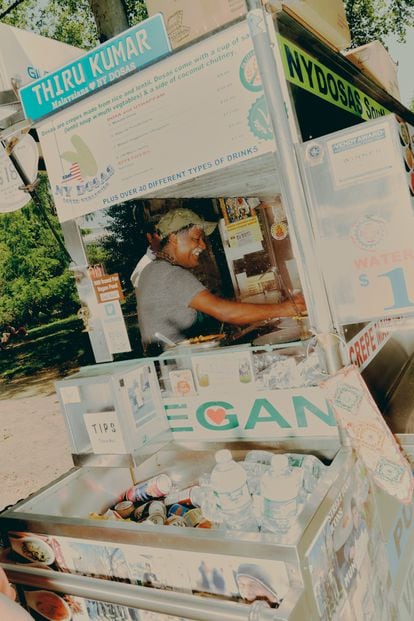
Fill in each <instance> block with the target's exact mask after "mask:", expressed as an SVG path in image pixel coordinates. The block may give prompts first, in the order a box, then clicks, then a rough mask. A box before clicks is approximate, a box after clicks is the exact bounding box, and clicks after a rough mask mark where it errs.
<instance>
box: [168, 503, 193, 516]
mask: <svg viewBox="0 0 414 621" xmlns="http://www.w3.org/2000/svg"><path fill="white" fill-rule="evenodd" d="M187 511H189V509H188V507H185V506H184V505H179V504H177V503H176V504H175V505H171V507H170V508H169V509H168V513H167V515H168V517H171V516H172V515H184V513H187Z"/></svg>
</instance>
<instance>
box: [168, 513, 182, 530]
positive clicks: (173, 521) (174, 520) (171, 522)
mask: <svg viewBox="0 0 414 621" xmlns="http://www.w3.org/2000/svg"><path fill="white" fill-rule="evenodd" d="M165 524H166V525H167V526H180V527H182V528H185V527H186V523H185V522H184V518H183V517H182V516H181V515H171V517H169V518H167V519H166V522H165Z"/></svg>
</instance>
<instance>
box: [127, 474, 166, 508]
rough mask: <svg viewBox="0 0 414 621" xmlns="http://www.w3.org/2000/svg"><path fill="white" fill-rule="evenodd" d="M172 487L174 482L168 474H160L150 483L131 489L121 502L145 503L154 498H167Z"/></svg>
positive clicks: (139, 484)
mask: <svg viewBox="0 0 414 621" xmlns="http://www.w3.org/2000/svg"><path fill="white" fill-rule="evenodd" d="M171 487H172V481H171V479H170V477H169V476H168V475H167V474H159V475H158V476H156V477H152V479H148V481H143V482H142V483H138V484H137V485H134V486H133V487H130V488H129V489H127V490H126V492H125V493H124V494H123V495H122V498H120V500H130V501H131V502H145V501H146V500H152V499H153V498H154V499H156V498H162V497H163V496H166V495H167V494H168V492H169V491H170V489H171Z"/></svg>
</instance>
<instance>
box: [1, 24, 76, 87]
mask: <svg viewBox="0 0 414 621" xmlns="http://www.w3.org/2000/svg"><path fill="white" fill-rule="evenodd" d="M0 41H1V48H0V90H6V91H7V90H9V89H11V88H12V81H14V82H16V83H17V84H18V85H20V86H23V85H25V84H28V83H29V82H33V80H36V79H37V78H40V77H41V76H43V75H45V74H46V73H49V72H50V71H52V70H53V69H56V67H60V66H61V65H64V64H66V63H67V62H69V61H71V60H74V59H75V58H78V57H79V56H80V55H81V54H82V53H83V50H81V49H80V48H77V47H74V46H72V45H67V44H66V43H61V42H60V41H55V40H54V39H48V38H47V37H41V36H40V35H37V34H34V33H33V32H29V31H28V30H21V29H20V28H14V27H13V26H9V25H8V24H1V23H0Z"/></svg>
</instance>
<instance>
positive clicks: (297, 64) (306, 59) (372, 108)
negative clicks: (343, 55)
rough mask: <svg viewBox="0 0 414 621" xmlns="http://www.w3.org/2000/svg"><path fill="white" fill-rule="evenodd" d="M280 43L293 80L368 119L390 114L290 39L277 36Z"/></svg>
mask: <svg viewBox="0 0 414 621" xmlns="http://www.w3.org/2000/svg"><path fill="white" fill-rule="evenodd" d="M278 43H279V48H280V53H281V56H282V61H283V67H284V71H285V76H286V79H287V80H288V82H290V83H291V84H294V85H296V86H298V87H299V88H303V89H304V90H306V91H308V92H309V93H312V94H313V95H316V96H317V97H320V98H321V99H324V100H325V101H327V102H329V103H331V104H332V105H334V106H338V107H339V108H342V109H343V110H346V111H347V112H350V113H351V114H354V115H356V116H358V117H360V118H361V119H363V120H365V121H369V120H371V119H376V118H378V117H381V116H385V115H386V114H389V112H390V111H389V110H387V109H386V108H384V106H381V105H380V104H379V103H377V102H376V101H375V100H374V99H372V98H371V97H369V96H368V95H366V94H365V93H364V92H363V91H361V90H360V89H359V88H357V87H356V86H354V85H353V84H351V82H348V80H345V79H344V78H343V77H341V76H340V75H339V74H337V73H335V72H334V71H332V70H331V69H328V67H326V66H325V65H323V64H322V63H320V62H318V61H317V60H316V59H315V58H314V57H313V56H311V55H310V54H308V53H307V52H305V51H304V50H302V49H301V48H300V47H298V46H296V45H295V44H294V43H292V42H291V41H288V40H287V39H285V38H284V37H282V36H278Z"/></svg>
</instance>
